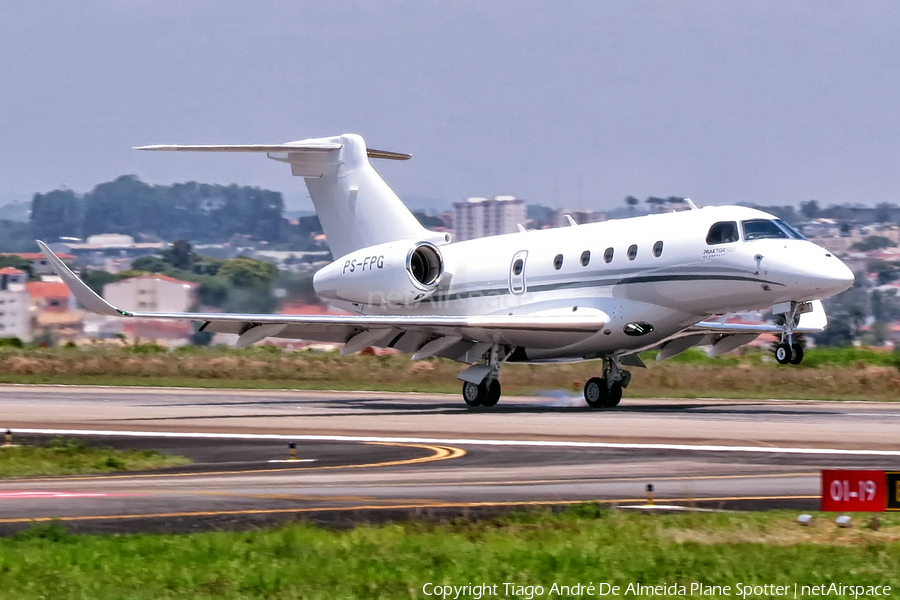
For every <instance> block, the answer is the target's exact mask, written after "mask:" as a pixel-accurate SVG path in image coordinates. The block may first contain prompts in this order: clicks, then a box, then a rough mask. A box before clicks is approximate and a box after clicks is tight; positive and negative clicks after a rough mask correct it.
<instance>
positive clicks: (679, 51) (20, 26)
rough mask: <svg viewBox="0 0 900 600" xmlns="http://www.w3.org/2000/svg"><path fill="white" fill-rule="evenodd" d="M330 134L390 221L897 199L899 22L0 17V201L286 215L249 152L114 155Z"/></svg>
mask: <svg viewBox="0 0 900 600" xmlns="http://www.w3.org/2000/svg"><path fill="white" fill-rule="evenodd" d="M343 132H355V133H360V134H362V135H363V136H364V137H365V138H366V140H367V141H368V142H369V144H370V146H372V147H375V148H381V149H386V150H396V151H400V152H409V153H411V154H413V160H412V161H409V162H405V163H394V162H389V161H377V162H376V168H377V169H378V170H379V171H380V172H381V173H382V175H383V176H384V177H385V179H386V180H387V181H388V183H389V184H390V185H391V186H392V187H393V188H394V189H395V190H396V191H397V192H398V194H400V196H401V197H404V198H407V199H412V200H411V201H410V202H409V203H410V204H413V205H419V204H423V203H424V201H423V200H422V199H435V200H437V201H439V202H441V203H442V202H446V203H449V202H452V201H454V200H458V199H460V198H463V197H466V196H471V195H494V194H514V195H517V196H520V197H523V198H526V199H527V200H529V201H530V202H542V203H546V204H550V205H555V206H596V207H605V208H609V207H613V206H620V205H622V199H623V198H624V197H625V196H626V195H628V194H633V195H636V196H638V197H641V198H644V197H646V196H648V195H665V196H668V195H685V196H690V197H692V198H694V199H695V200H697V201H699V202H702V203H708V204H721V203H726V202H747V201H750V202H759V203H764V204H767V203H798V202H800V201H803V200H807V199H810V198H816V199H818V200H819V201H820V203H823V204H830V203H839V202H864V203H874V202H882V201H890V202H900V3H898V2H895V1H884V2H876V1H864V2H827V1H821V0H818V1H811V2H798V1H791V2H784V1H783V0H780V1H777V2H775V1H773V2H766V1H753V2H747V1H746V0H742V1H740V2H725V1H721V0H717V1H711V2H701V1H698V0H691V1H689V2H678V1H668V0H667V1H665V2H663V1H654V2H639V1H621V0H619V1H615V2H599V1H596V0H594V1H585V2H560V1H556V2H546V3H541V2H528V1H522V0H518V1H505V0H504V1H497V0H487V1H485V0H481V1H478V2H464V1H460V0H453V1H446V2H428V1H415V2H413V1H409V2H375V1H367V2H338V1H335V2H297V1H290V2H287V1H280V2H269V1H260V0H254V1H252V2H250V1H247V2H226V1H208V2H207V1H190V0H173V1H169V0H152V1H137V0H134V1H131V0H106V1H104V0H85V1H79V2H68V1H67V2H57V1H48V0H42V1H40V2H16V1H14V0H0V201H3V202H7V201H11V200H16V199H28V198H30V197H31V194H33V193H34V192H35V191H48V190H50V189H53V188H56V187H59V186H61V185H67V186H69V187H71V188H72V189H74V190H76V191H79V192H80V191H86V190H89V189H90V188H92V187H93V186H94V185H95V184H97V183H99V182H102V181H107V180H109V179H112V178H114V177H116V176H118V175H121V174H125V173H135V174H137V175H139V176H140V177H141V178H142V179H144V180H145V181H148V182H151V183H170V182H175V181H187V180H197V181H203V182H209V183H226V184H227V183H233V182H234V183H239V184H242V185H258V186H262V187H266V188H270V189H275V190H280V191H283V192H284V193H285V195H286V196H287V197H290V198H293V199H297V198H302V197H305V196H306V190H305V186H304V185H303V180H302V179H299V178H292V177H291V176H290V171H289V169H288V167H287V166H286V165H283V164H280V163H276V162H274V161H270V160H267V159H265V158H264V157H262V156H258V155H243V156H241V155H230V156H226V155H184V154H165V153H156V154H154V153H142V152H136V151H133V150H131V147H132V146H135V145H140V144H158V143H277V142H284V141H289V140H296V139H302V138H306V137H314V136H325V135H333V134H338V133H343ZM306 202H307V204H308V201H306ZM308 205H309V206H310V207H311V204H308Z"/></svg>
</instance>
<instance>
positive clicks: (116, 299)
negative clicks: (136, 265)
mask: <svg viewBox="0 0 900 600" xmlns="http://www.w3.org/2000/svg"><path fill="white" fill-rule="evenodd" d="M197 285H198V284H196V283H193V282H190V281H182V280H180V279H175V278H174V277H169V276H168V275H161V274H158V273H154V274H152V275H143V276H141V277H131V278H129V279H122V280H121V281H115V282H113V283H107V284H106V286H104V288H103V297H104V298H105V299H106V301H107V302H109V303H110V304H112V305H113V306H115V307H117V308H121V309H122V310H139V311H155V312H187V310H188V309H189V308H190V307H191V305H193V304H194V302H195V300H196V297H195V292H196V289H197Z"/></svg>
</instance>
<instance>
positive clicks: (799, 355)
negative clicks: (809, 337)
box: [791, 344, 803, 365]
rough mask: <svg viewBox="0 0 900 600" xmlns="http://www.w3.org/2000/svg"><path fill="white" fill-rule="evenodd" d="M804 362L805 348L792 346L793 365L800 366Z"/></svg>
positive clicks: (797, 345) (796, 345)
mask: <svg viewBox="0 0 900 600" xmlns="http://www.w3.org/2000/svg"><path fill="white" fill-rule="evenodd" d="M802 361H803V346H801V345H799V344H794V345H793V346H791V364H792V365H799V364H800V363H801V362H802Z"/></svg>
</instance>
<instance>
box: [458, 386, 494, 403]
mask: <svg viewBox="0 0 900 600" xmlns="http://www.w3.org/2000/svg"><path fill="white" fill-rule="evenodd" d="M462 397H463V400H465V401H466V404H468V405H469V406H472V407H475V406H481V405H482V403H483V402H484V400H485V398H486V397H487V388H486V387H484V384H483V383H480V384H474V383H469V382H468V381H466V382H465V383H463V388H462ZM498 398H499V396H498Z"/></svg>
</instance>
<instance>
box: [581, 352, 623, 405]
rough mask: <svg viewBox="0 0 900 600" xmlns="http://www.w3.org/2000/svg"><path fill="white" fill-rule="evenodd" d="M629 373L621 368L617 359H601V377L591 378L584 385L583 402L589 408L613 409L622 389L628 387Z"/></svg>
mask: <svg viewBox="0 0 900 600" xmlns="http://www.w3.org/2000/svg"><path fill="white" fill-rule="evenodd" d="M630 381H631V372H630V371H626V370H624V369H622V368H621V366H620V364H619V358H618V357H610V358H605V359H603V377H593V378H591V379H589V380H588V382H587V383H586V384H584V401H585V402H587V405H588V406H590V407H591V408H613V407H614V406H618V404H619V402H620V401H621V400H622V389H623V388H626V387H628V384H629V382H630Z"/></svg>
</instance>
